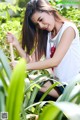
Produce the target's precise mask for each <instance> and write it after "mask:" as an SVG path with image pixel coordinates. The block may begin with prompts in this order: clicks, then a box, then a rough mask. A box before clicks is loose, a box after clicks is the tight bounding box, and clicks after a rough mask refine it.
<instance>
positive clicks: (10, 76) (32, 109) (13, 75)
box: [0, 50, 80, 120]
mask: <svg viewBox="0 0 80 120" xmlns="http://www.w3.org/2000/svg"><path fill="white" fill-rule="evenodd" d="M0 55H1V56H0V112H4V111H5V112H6V111H7V112H8V116H9V120H16V119H17V120H20V119H21V120H28V119H36V117H37V119H39V120H42V119H43V120H55V119H56V120H64V119H65V120H67V119H70V120H79V118H80V106H79V104H80V84H79V83H80V75H79V76H77V77H76V78H75V79H74V81H73V82H71V83H70V84H69V85H68V86H67V87H66V88H65V90H64V93H63V94H62V95H61V96H60V97H59V98H58V99H57V101H55V102H53V101H43V100H44V98H45V96H46V95H47V94H48V93H49V92H50V90H52V89H53V88H54V87H55V86H56V85H58V84H59V83H58V82H56V81H55V83H54V84H52V86H51V87H50V88H49V89H48V90H47V91H46V92H45V93H44V94H43V96H42V98H41V99H40V101H39V102H37V103H34V99H35V97H36V95H37V92H38V90H39V88H40V86H41V84H42V83H43V82H42V81H44V80H45V79H46V80H48V79H50V75H49V73H48V72H47V71H46V70H45V71H41V73H40V72H38V71H33V72H30V73H29V72H28V71H27V72H25V69H26V63H25V61H24V60H23V59H22V60H20V62H19V63H18V65H17V66H16V67H15V69H14V70H13V71H12V70H11V68H10V66H9V64H8V60H7V58H6V56H5V55H4V53H3V51H2V50H0ZM22 71H23V72H22ZM45 73H46V74H45ZM30 75H31V76H32V75H35V76H36V78H35V79H34V81H33V80H29V79H31V78H30ZM51 80H53V81H54V79H52V78H51ZM13 116H14V117H13Z"/></svg>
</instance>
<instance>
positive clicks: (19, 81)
mask: <svg viewBox="0 0 80 120" xmlns="http://www.w3.org/2000/svg"><path fill="white" fill-rule="evenodd" d="M25 64H26V63H25V61H24V60H23V59H22V60H21V61H20V63H18V65H17V66H16V68H15V69H14V71H13V73H12V76H11V81H10V86H9V90H8V96H7V107H6V111H7V112H8V116H9V118H8V119H9V120H20V115H19V114H20V109H21V105H22V101H23V94H24V85H25V84H24V79H25ZM20 69H21V70H20ZM22 71H23V72H22ZM14 106H15V107H14Z"/></svg>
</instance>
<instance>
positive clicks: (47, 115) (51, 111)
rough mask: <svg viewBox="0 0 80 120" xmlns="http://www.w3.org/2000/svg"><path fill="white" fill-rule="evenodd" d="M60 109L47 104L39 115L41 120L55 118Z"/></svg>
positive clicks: (52, 119) (53, 119)
mask: <svg viewBox="0 0 80 120" xmlns="http://www.w3.org/2000/svg"><path fill="white" fill-rule="evenodd" d="M59 111H60V110H59V109H58V108H57V107H56V106H53V105H51V104H50V105H47V106H46V107H44V108H43V112H42V114H41V115H40V117H39V120H55V118H56V116H57V115H58V113H59Z"/></svg>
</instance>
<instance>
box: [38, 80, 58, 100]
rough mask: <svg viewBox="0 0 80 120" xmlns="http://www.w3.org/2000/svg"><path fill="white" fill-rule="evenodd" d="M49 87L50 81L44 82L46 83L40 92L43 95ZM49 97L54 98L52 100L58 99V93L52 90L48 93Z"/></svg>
mask: <svg viewBox="0 0 80 120" xmlns="http://www.w3.org/2000/svg"><path fill="white" fill-rule="evenodd" d="M51 85H52V84H51V82H50V81H48V82H46V83H45V84H44V85H43V87H42V88H41V89H40V91H41V92H43V93H45V92H46V91H47V90H48V89H49V87H50V86H51ZM49 95H50V96H52V97H54V98H58V97H59V93H58V91H57V90H56V89H52V90H51V91H50V92H49Z"/></svg>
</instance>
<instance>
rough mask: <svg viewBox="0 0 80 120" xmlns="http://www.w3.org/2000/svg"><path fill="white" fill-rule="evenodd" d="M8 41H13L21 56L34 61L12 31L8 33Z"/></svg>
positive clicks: (28, 60)
mask: <svg viewBox="0 0 80 120" xmlns="http://www.w3.org/2000/svg"><path fill="white" fill-rule="evenodd" d="M7 42H8V43H12V45H13V46H14V47H15V48H16V49H17V51H18V53H19V55H20V56H21V57H23V58H25V60H26V61H27V62H31V61H32V58H31V56H30V55H28V54H26V52H25V51H24V50H23V49H22V47H21V46H20V44H19V42H18V40H17V39H16V37H15V36H14V35H13V34H12V33H10V32H8V33H7Z"/></svg>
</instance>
